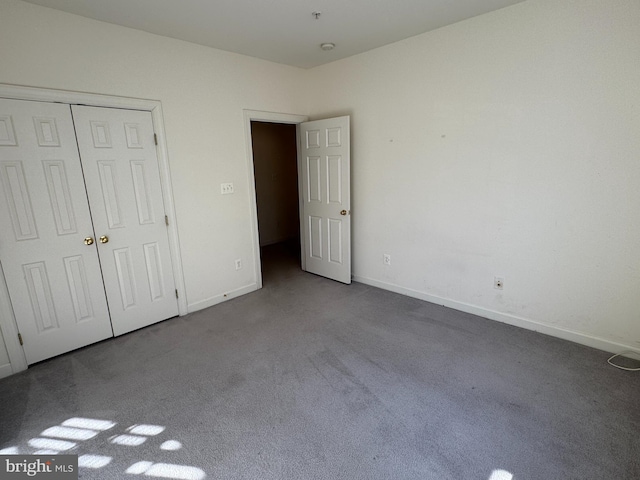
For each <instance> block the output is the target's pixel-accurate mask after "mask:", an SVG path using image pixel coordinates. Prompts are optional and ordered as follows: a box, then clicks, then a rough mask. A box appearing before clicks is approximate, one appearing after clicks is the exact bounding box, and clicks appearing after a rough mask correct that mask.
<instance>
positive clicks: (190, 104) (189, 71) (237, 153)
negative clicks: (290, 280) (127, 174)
mask: <svg viewBox="0 0 640 480" xmlns="http://www.w3.org/2000/svg"><path fill="white" fill-rule="evenodd" d="M301 78H302V71H301V70H299V69H297V68H293V67H287V66H283V65H277V64H274V63H270V62H266V61H262V60H257V59H254V58H250V57H246V56H241V55H237V54H232V53H227V52H223V51H219V50H214V49H211V48H207V47H201V46H197V45H194V44H190V43H187V42H182V41H178V40H174V39H169V38H164V37H160V36H156V35H151V34H148V33H145V32H140V31H136V30H132V29H128V28H123V27H118V26H114V25H110V24H107V23H102V22H97V21H93V20H89V19H85V18H82V17H79V16H74V15H70V14H66V13H62V12H58V11H56V10H52V9H48V8H43V7H40V6H36V5H32V4H28V3H24V2H20V1H17V0H2V1H1V2H0V83H6V84H16V85H25V86H32V87H43V88H50V89H61V90H71V91H79V92H90V93H100V94H105V95H115V96H124V97H135V98H143V99H153V100H160V101H161V102H162V107H163V113H164V120H165V125H164V126H165V131H166V132H167V138H166V141H167V146H168V154H169V161H170V168H171V174H172V180H173V193H174V199H175V206H176V215H177V221H178V232H179V237H180V246H181V254H182V262H183V268H184V276H185V284H186V292H187V302H188V305H189V309H190V310H197V309H200V308H204V307H207V306H209V305H212V304H215V303H217V302H219V301H221V300H223V299H224V298H232V297H233V296H234V295H238V294H240V293H244V292H248V291H251V290H252V289H254V288H256V286H257V283H256V278H255V272H254V269H253V268H252V267H251V266H252V265H253V263H254V261H255V259H254V248H253V243H252V242H253V234H252V227H253V226H252V223H251V218H250V211H251V209H250V203H249V202H250V198H251V196H250V191H249V188H253V186H250V185H249V184H248V179H249V172H248V164H247V158H246V145H245V125H244V117H243V109H253V110H264V111H272V112H286V113H300V112H299V111H298V110H299V109H298V105H299V103H300V102H298V91H299V85H300V82H299V80H300V79H301ZM222 182H233V183H234V186H235V194H234V195H225V196H222V195H221V194H220V183H222ZM236 258H241V259H242V260H243V264H244V265H245V268H243V269H241V270H239V271H236V270H235V265H234V260H235V259H236ZM225 294H226V295H227V296H226V297H225ZM2 350H3V349H2V348H0V351H2Z"/></svg>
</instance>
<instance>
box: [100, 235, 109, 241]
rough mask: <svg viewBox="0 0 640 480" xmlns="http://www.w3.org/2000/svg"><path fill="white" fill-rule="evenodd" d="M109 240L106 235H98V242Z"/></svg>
mask: <svg viewBox="0 0 640 480" xmlns="http://www.w3.org/2000/svg"><path fill="white" fill-rule="evenodd" d="M108 241H109V237H107V236H106V235H102V236H101V237H100V243H107V242H108Z"/></svg>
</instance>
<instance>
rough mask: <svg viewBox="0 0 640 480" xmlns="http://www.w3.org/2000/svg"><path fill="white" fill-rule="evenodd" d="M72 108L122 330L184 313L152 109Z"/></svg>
mask: <svg viewBox="0 0 640 480" xmlns="http://www.w3.org/2000/svg"><path fill="white" fill-rule="evenodd" d="M71 110H72V112H73V120H74V123H75V127H76V135H77V138H78V148H79V149H80V159H81V161H82V169H83V171H84V179H85V183H86V185H87V195H88V197H89V205H90V207H91V216H92V218H93V226H94V229H95V232H96V243H97V244H98V252H99V254H100V264H101V266H102V275H103V277H104V286H105V290H106V292H107V300H108V302H109V311H110V313H111V323H112V325H113V331H114V333H115V334H116V335H121V334H123V333H127V332H130V331H132V330H136V329H138V328H141V327H144V326H146V325H150V324H152V323H155V322H158V321H160V320H164V319H166V318H170V317H173V316H176V315H177V314H178V302H177V300H176V290H175V288H176V287H175V283H174V278H173V269H172V265H171V256H170V252H169V239H168V237H167V227H166V223H165V213H164V205H163V201H162V189H161V185H160V172H159V169H158V159H157V156H156V146H155V143H154V133H153V123H152V120H151V114H150V113H149V112H139V111H134V110H120V109H113V108H97V107H85V106H77V105H73V106H72V107H71ZM103 242H104V243H103Z"/></svg>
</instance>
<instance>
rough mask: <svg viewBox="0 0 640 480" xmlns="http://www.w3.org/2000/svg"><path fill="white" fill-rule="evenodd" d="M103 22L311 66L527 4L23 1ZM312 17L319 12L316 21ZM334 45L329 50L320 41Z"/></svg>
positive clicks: (488, 0)
mask: <svg viewBox="0 0 640 480" xmlns="http://www.w3.org/2000/svg"><path fill="white" fill-rule="evenodd" d="M26 1H28V2H29V3H34V4H37V5H42V6H45V7H50V8H55V9H57V10H62V11H65V12H69V13H73V14H76V15H81V16H83V17H87V18H93V19H96V20H101V21H103V22H108V23H113V24H116V25H122V26H125V27H130V28H135V29H138V30H144V31H146V32H150V33H155V34H157V35H163V36H165V37H172V38H177V39H180V40H186V41H188V42H193V43H197V44H200V45H206V46H209V47H213V48H217V49H221V50H227V51H230V52H236V53H241V54H244V55H249V56H252V57H257V58H262V59H265V60H269V61H272V62H277V63H283V64H287V65H292V66H296V67H301V68H311V67H315V66H317V65H322V64H323V63H328V62H332V61H335V60H338V59H341V58H345V57H349V56H351V55H355V54H358V53H362V52H366V51H367V50H372V49H374V48H377V47H380V46H382V45H387V44H389V43H393V42H397V41H398V40H402V39H404V38H408V37H411V36H414V35H418V34H421V33H424V32H428V31H430V30H434V29H436V28H439V27H443V26H445V25H450V24H452V23H455V22H459V21H461V20H464V19H467V18H470V17H474V16H476V15H481V14H483V13H487V12H491V11H493V10H497V9H499V8H503V7H506V6H509V5H513V4H516V3H520V2H521V1H523V0H26ZM313 12H321V15H320V16H319V18H318V19H316V18H315V17H314V15H313ZM324 42H331V43H335V45H336V46H335V48H334V49H333V50H332V51H323V50H322V49H321V48H320V44H321V43H324Z"/></svg>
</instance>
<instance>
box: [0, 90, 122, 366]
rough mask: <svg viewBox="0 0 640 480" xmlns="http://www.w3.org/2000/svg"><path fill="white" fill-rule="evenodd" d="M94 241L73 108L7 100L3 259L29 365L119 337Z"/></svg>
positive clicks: (0, 133) (0, 124)
mask: <svg viewBox="0 0 640 480" xmlns="http://www.w3.org/2000/svg"><path fill="white" fill-rule="evenodd" d="M93 237H94V233H93V228H92V225H91V216H90V214H89V207H88V204H87V197H86V193H85V187H84V181H83V178H82V169H81V166H80V159H79V157H78V150H77V146H76V138H75V134H74V129H73V122H72V119H71V112H70V109H69V106H68V105H62V104H53V103H43V102H28V101H18V100H6V99H0V262H2V269H3V271H4V274H5V277H6V281H7V286H8V289H9V294H10V297H11V303H12V306H13V310H14V313H15V316H16V322H17V324H18V329H19V331H20V333H21V336H22V338H23V340H24V352H25V355H26V357H27V363H29V364H32V363H35V362H39V361H41V360H44V359H45V358H49V357H53V356H55V355H59V354H61V353H65V352H68V351H70V350H73V349H76V348H80V347H82V346H85V345H88V344H90V343H94V342H97V341H99V340H103V339H105V338H108V337H111V336H112V335H113V333H112V331H111V323H110V322H109V312H108V309H107V304H106V300H105V297H104V289H103V284H102V277H101V275H100V265H99V262H98V255H97V251H96V244H95V243H92V244H90V245H86V244H85V241H84V240H85V238H89V239H91V241H93ZM87 243H89V241H87Z"/></svg>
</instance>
